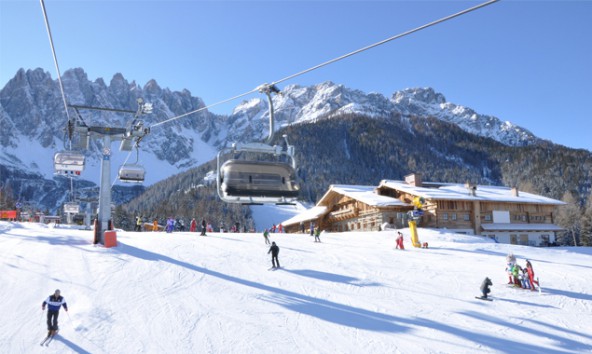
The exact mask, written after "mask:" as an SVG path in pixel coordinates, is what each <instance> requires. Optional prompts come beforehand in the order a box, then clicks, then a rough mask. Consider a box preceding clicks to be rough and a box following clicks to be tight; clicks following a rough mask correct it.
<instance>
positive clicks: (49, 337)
mask: <svg viewBox="0 0 592 354" xmlns="http://www.w3.org/2000/svg"><path fill="white" fill-rule="evenodd" d="M56 334H58V331H49V333H47V337H45V339H43V340H42V341H41V343H40V344H39V345H41V346H44V345H45V346H46V347H47V346H49V343H51V342H52V341H53V339H54V338H55V336H56Z"/></svg>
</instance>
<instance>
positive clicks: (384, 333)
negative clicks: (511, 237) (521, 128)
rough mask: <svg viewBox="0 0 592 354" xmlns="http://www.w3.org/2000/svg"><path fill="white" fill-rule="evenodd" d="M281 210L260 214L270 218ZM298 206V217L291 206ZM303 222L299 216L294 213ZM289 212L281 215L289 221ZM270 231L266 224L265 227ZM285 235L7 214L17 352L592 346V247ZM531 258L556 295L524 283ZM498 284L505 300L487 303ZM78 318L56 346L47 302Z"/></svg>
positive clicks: (456, 238)
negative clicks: (55, 221) (110, 239)
mask: <svg viewBox="0 0 592 354" xmlns="http://www.w3.org/2000/svg"><path fill="white" fill-rule="evenodd" d="M271 210H272V209H261V210H260V211H261V212H262V213H261V214H260V215H259V217H263V216H264V217H265V218H266V219H265V220H267V221H268V222H269V225H270V226H271V223H272V222H274V221H272V220H273V219H275V218H277V219H281V218H284V217H286V216H287V215H274V214H273V213H272V212H271ZM284 212H285V211H284ZM288 217H289V216H288ZM278 222H281V221H278ZM258 225H261V224H258ZM401 231H402V232H403V234H404V235H405V247H406V249H405V250H397V249H395V237H396V232H395V231H382V232H347V233H327V232H324V233H323V234H322V235H321V241H322V242H321V243H315V242H314V241H313V240H314V238H313V237H311V236H309V235H308V234H271V237H270V238H271V241H274V242H276V243H277V244H278V246H279V247H280V254H279V261H280V264H281V268H280V269H278V270H270V267H271V256H270V255H268V254H267V252H268V249H269V246H268V245H266V244H265V242H264V238H263V236H262V234H261V233H260V232H257V233H246V234H245V233H208V234H207V236H206V237H203V236H199V233H190V232H176V233H172V234H167V233H164V232H125V231H120V230H119V231H118V232H117V238H118V245H117V247H113V248H105V247H103V246H101V245H93V244H92V238H93V236H92V231H89V230H79V229H75V228H70V227H68V226H66V225H62V226H59V227H55V226H54V225H43V224H36V223H14V222H0V254H1V257H2V258H1V259H2V261H1V269H2V281H1V284H2V287H1V288H2V294H3V295H2V298H3V301H2V302H3V306H4V311H5V314H4V315H3V318H4V321H1V322H0V352H2V353H110V354H112V353H126V354H127V353H249V354H251V353H274V354H275V353H413V354H415V353H455V354H459V353H471V354H473V353H521V354H525V353H585V352H587V353H590V352H592V335H591V333H592V332H591V329H592V316H590V314H591V313H592V284H591V282H590V279H592V249H590V248H584V247H578V248H570V247H561V248H534V247H526V246H514V245H505V244H497V243H494V242H492V241H489V240H487V239H484V238H482V237H479V236H466V235H458V234H450V233H445V232H441V231H438V230H428V229H421V228H420V229H419V237H420V241H421V242H428V244H429V248H428V249H422V248H413V247H411V242H410V238H409V237H410V236H409V230H408V229H402V230H401ZM509 252H512V253H513V254H514V255H515V256H516V257H517V259H518V263H519V264H521V265H524V263H525V260H526V259H529V260H530V261H531V262H532V264H533V267H534V270H535V272H536V276H538V277H539V278H540V282H541V285H542V292H541V293H539V292H538V291H529V290H522V289H517V288H512V287H509V286H508V285H507V284H506V283H507V281H508V277H507V275H506V273H505V270H504V269H505V257H506V255H507V254H508V253H509ZM486 276H488V277H490V278H491V279H492V282H493V286H492V293H491V297H492V298H493V301H491V302H490V301H483V300H479V299H476V298H475V296H477V295H480V291H479V286H480V285H481V282H482V281H483V279H484V278H485V277H486ZM55 289H60V290H61V293H62V296H64V298H65V300H66V301H67V304H68V309H69V311H68V312H65V311H64V310H63V309H62V311H60V315H59V324H60V332H59V334H58V335H57V336H56V339H55V340H53V341H52V342H51V343H50V344H49V346H47V347H45V346H40V342H41V340H42V339H43V338H44V337H45V335H46V333H47V331H46V311H45V312H44V311H42V309H41V304H42V302H43V300H45V299H46V298H47V297H48V296H49V295H50V294H53V292H54V290H55Z"/></svg>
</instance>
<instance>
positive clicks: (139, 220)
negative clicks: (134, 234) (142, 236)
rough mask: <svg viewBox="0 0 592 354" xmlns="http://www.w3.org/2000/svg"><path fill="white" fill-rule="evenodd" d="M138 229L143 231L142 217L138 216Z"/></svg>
mask: <svg viewBox="0 0 592 354" xmlns="http://www.w3.org/2000/svg"><path fill="white" fill-rule="evenodd" d="M136 231H142V218H141V217H140V216H136Z"/></svg>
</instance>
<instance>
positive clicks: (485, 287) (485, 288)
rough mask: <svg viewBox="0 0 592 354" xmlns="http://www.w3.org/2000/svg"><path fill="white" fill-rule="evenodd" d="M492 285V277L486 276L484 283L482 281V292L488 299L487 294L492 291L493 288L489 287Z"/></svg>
mask: <svg viewBox="0 0 592 354" xmlns="http://www.w3.org/2000/svg"><path fill="white" fill-rule="evenodd" d="M492 285H493V284H492V283H491V279H489V278H488V277H485V279H484V280H483V283H481V292H482V293H483V296H482V298H484V299H487V294H489V293H490V292H491V289H489V287H490V286H492Z"/></svg>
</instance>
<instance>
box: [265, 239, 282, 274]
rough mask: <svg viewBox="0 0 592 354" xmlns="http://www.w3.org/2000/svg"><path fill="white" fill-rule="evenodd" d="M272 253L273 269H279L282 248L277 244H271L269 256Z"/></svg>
mask: <svg viewBox="0 0 592 354" xmlns="http://www.w3.org/2000/svg"><path fill="white" fill-rule="evenodd" d="M270 253H271V267H272V268H279V267H280V261H279V259H278V254H279V253H280V248H279V247H278V246H277V245H276V244H275V242H272V243H271V247H269V251H267V254H270Z"/></svg>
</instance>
